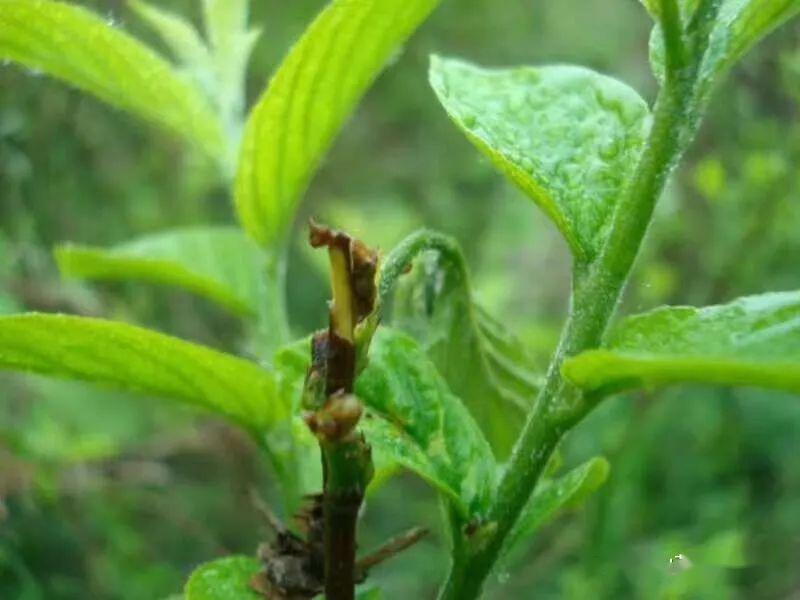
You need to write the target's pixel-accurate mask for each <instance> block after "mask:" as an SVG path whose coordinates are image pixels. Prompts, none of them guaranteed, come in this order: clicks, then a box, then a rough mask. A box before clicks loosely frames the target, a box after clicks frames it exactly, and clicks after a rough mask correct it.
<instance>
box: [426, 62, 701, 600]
mask: <svg viewBox="0 0 800 600" xmlns="http://www.w3.org/2000/svg"><path fill="white" fill-rule="evenodd" d="M691 98H692V94H691V88H688V89H687V88H686V87H685V86H684V84H683V83H682V82H681V78H680V77H679V78H678V79H677V80H675V79H673V78H672V77H669V78H668V79H667V82H666V84H665V86H664V87H663V88H662V90H661V93H660V94H659V97H658V99H657V101H656V104H655V108H654V121H653V126H652V128H651V131H650V136H649V140H648V144H647V145H646V148H645V150H644V152H643V155H642V157H641V159H640V162H639V165H638V167H637V170H636V173H635V175H634V178H633V180H632V182H631V185H630V187H629V188H628V190H627V191H626V193H625V194H624V195H623V196H622V198H621V199H620V202H619V203H618V204H617V206H616V208H615V211H614V215H613V220H612V227H611V231H610V233H609V237H608V240H607V242H606V244H605V245H604V247H603V249H602V251H601V252H600V254H599V255H598V257H597V258H596V259H595V260H594V261H593V262H592V263H591V264H577V265H576V268H575V273H574V277H573V290H572V298H571V302H570V314H569V318H568V320H567V323H566V325H565V327H564V330H563V332H562V336H561V340H560V342H559V345H558V349H557V350H556V353H555V355H554V357H553V360H552V361H551V364H550V368H549V371H548V374H547V380H546V383H545V386H544V387H543V388H542V390H541V392H540V393H539V397H538V398H537V400H536V404H535V406H534V408H533V410H532V411H531V413H530V415H529V417H528V419H527V422H526V424H525V427H524V428H523V431H522V433H521V434H520V437H519V439H518V440H517V443H516V444H515V446H514V450H513V452H512V455H511V458H510V460H509V463H508V465H507V467H506V469H505V471H504V473H503V476H502V477H501V480H500V483H499V486H498V490H497V500H496V502H495V505H494V506H493V507H492V510H491V511H490V515H489V521H491V522H494V523H495V524H496V530H495V533H494V534H493V535H492V536H491V538H490V539H489V540H488V541H486V542H485V543H484V544H482V545H481V547H480V548H478V549H475V550H473V551H472V552H471V553H467V555H466V556H463V553H462V556H460V557H456V560H455V561H454V564H453V565H452V569H451V572H450V575H449V577H448V580H447V582H446V584H445V587H444V588H443V590H442V592H441V594H440V596H439V597H440V600H472V599H474V598H478V597H479V596H480V594H481V591H482V589H483V585H484V582H485V580H486V578H487V577H488V575H489V573H490V572H491V569H492V568H493V566H494V564H495V563H496V562H497V560H498V558H499V557H500V554H501V552H502V549H503V543H504V540H505V538H506V536H507V535H508V534H509V532H510V531H511V529H512V527H513V526H514V524H515V522H516V520H517V518H518V516H519V514H520V512H521V510H522V509H523V507H524V506H525V504H526V503H527V501H528V499H529V498H530V495H531V493H532V492H533V489H534V487H535V486H536V483H537V482H538V480H539V477H540V475H541V473H542V472H543V470H544V468H545V465H546V464H547V461H548V460H549V458H550V456H551V454H552V452H553V450H554V449H555V447H556V446H557V444H558V443H559V441H560V440H561V438H562V437H563V435H564V434H565V433H566V432H567V431H568V430H569V429H570V428H572V427H574V426H575V425H576V424H577V423H578V422H579V421H580V420H581V419H582V418H583V417H584V416H586V414H587V413H588V412H589V411H590V410H591V408H592V407H593V402H591V401H590V400H588V399H586V398H584V397H583V396H582V395H581V393H580V391H579V390H578V389H576V388H575V387H574V386H572V385H571V384H570V383H569V382H568V381H566V380H565V379H564V378H563V377H562V375H561V365H562V364H563V362H564V359H565V358H567V357H569V356H572V355H574V354H577V353H579V352H582V351H584V350H588V349H591V348H596V347H598V346H599V345H600V342H601V340H602V337H603V335H604V333H605V331H606V328H607V326H608V324H609V322H610V320H611V318H612V316H613V315H614V313H615V311H616V308H617V305H618V303H619V299H620V296H621V294H622V291H623V289H624V287H625V283H626V281H627V279H628V276H629V273H630V271H631V268H632V266H633V264H634V262H635V259H636V256H637V255H638V252H639V248H640V247H641V243H642V240H643V239H644V236H645V233H646V232H647V228H648V225H649V223H650V221H651V219H652V215H653V209H654V207H655V204H656V201H657V200H658V198H659V197H660V195H661V192H662V191H663V188H664V184H665V182H666V179H667V176H668V174H669V172H670V171H671V169H672V167H673V166H674V164H675V163H676V162H677V159H678V157H679V156H680V154H681V153H682V151H683V149H684V148H685V145H686V143H687V139H688V136H687V135H683V134H682V130H683V129H684V127H685V119H686V114H687V113H688V109H689V108H690V107H689V106H688V103H689V102H691ZM462 535H463V534H462ZM465 545H466V547H467V548H469V543H468V540H467V542H466V544H465ZM456 547H458V544H456Z"/></svg>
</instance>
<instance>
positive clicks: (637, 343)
mask: <svg viewBox="0 0 800 600" xmlns="http://www.w3.org/2000/svg"><path fill="white" fill-rule="evenodd" d="M564 373H565V375H566V376H567V377H569V378H570V379H571V380H572V381H573V382H575V383H576V384H577V385H579V386H581V387H583V388H585V389H588V390H599V389H604V388H605V389H624V388H635V387H650V386H656V385H667V384H672V383H681V382H697V383H712V384H718V385H739V386H756V387H765V388H773V389H778V390H786V391H789V392H795V393H800V292H780V293H773V294H764V295H761V296H750V297H746V298H740V299H738V300H736V301H735V302H732V303H730V304H725V305H721V306H710V307H707V308H691V307H675V308H670V307H664V308H659V309H656V310H654V311H652V312H649V313H645V314H642V315H637V316H634V317H630V318H628V319H626V320H625V321H623V322H622V323H621V324H620V325H619V326H618V327H617V328H616V329H615V331H614V332H613V333H612V335H611V336H610V337H609V339H608V341H607V343H606V344H605V345H604V347H603V348H602V349H600V350H592V351H589V352H584V353H583V354H580V355H578V356H576V357H574V358H572V359H570V360H568V361H567V362H566V363H565V365H564Z"/></svg>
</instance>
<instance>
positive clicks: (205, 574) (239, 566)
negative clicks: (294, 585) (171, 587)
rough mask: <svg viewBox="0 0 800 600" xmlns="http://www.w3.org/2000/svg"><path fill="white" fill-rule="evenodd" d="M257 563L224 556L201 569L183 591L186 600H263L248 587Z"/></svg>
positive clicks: (195, 572) (257, 565) (258, 564)
mask: <svg viewBox="0 0 800 600" xmlns="http://www.w3.org/2000/svg"><path fill="white" fill-rule="evenodd" d="M260 570H261V563H260V562H259V561H258V560H256V559H255V558H251V557H249V556H228V557H226V558H220V559H219V560H215V561H212V562H209V563H206V564H204V565H201V566H200V567H198V568H197V569H195V571H194V572H193V573H192V574H191V576H190V577H189V581H187V582H186V587H184V589H183V593H184V597H185V599H186V600H264V597H263V596H261V595H260V594H257V593H256V592H254V591H253V589H252V588H251V587H250V580H251V579H252V578H253V577H254V576H255V575H256V574H257V573H258V572H259V571H260Z"/></svg>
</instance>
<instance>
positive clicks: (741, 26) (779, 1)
mask: <svg viewBox="0 0 800 600" xmlns="http://www.w3.org/2000/svg"><path fill="white" fill-rule="evenodd" d="M798 13H800V0H723V2H722V6H721V8H720V10H719V14H718V17H717V21H716V23H715V24H714V28H713V29H712V31H711V37H710V39H709V43H708V49H707V50H706V52H705V55H704V57H703V60H702V63H701V65H700V73H699V77H698V81H699V82H700V86H699V90H698V94H699V98H700V100H701V101H703V100H705V99H706V98H707V97H708V96H709V95H710V91H711V90H712V88H713V85H714V83H715V82H716V81H717V80H718V79H719V78H720V76H721V75H722V74H723V73H724V72H725V71H727V70H728V69H729V68H730V67H731V66H733V65H734V64H735V63H736V62H737V61H738V60H739V59H740V58H741V57H742V56H744V55H745V54H746V53H747V51H748V50H750V48H752V47H753V46H754V45H755V44H756V43H758V42H759V41H760V40H761V39H762V38H763V37H765V36H766V35H768V34H769V33H770V32H771V31H773V30H774V29H776V28H777V27H778V26H780V25H781V24H783V23H785V22H786V21H788V20H789V19H790V18H792V17H793V16H795V15H797V14H798Z"/></svg>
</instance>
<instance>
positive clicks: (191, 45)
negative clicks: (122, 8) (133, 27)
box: [128, 0, 210, 83]
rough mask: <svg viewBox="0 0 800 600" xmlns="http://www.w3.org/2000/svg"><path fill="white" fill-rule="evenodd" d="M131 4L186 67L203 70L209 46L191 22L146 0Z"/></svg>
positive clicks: (135, 1)
mask: <svg viewBox="0 0 800 600" xmlns="http://www.w3.org/2000/svg"><path fill="white" fill-rule="evenodd" d="M128 6H130V7H131V9H132V10H133V11H134V12H135V13H136V15H137V16H138V17H139V18H140V19H141V20H142V21H144V22H145V23H146V24H147V25H149V26H150V27H151V28H152V29H153V30H154V31H155V32H156V33H157V34H158V35H159V37H161V39H162V40H163V41H164V43H165V44H166V45H167V46H168V47H169V49H170V50H171V51H172V54H173V55H174V56H175V58H176V59H177V60H178V61H179V62H180V63H181V64H182V65H183V66H185V67H187V68H189V69H190V70H192V71H194V70H197V71H200V72H202V71H203V70H204V69H206V68H207V67H208V64H209V62H210V56H209V52H208V48H207V47H206V45H205V42H203V38H202V37H200V34H199V33H198V31H197V30H196V29H195V28H194V25H192V23H191V22H189V21H188V20H187V19H185V18H183V17H182V16H180V15H177V14H174V13H171V12H169V11H167V10H164V9H162V8H159V7H157V6H154V5H152V4H150V3H148V2H144V1H143V0H132V1H131V2H129V3H128ZM206 83H207V80H206Z"/></svg>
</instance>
